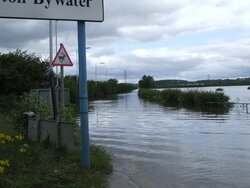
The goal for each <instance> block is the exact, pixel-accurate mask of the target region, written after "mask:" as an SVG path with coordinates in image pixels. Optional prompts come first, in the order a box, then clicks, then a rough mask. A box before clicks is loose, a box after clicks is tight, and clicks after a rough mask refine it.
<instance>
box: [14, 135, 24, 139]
mask: <svg viewBox="0 0 250 188" xmlns="http://www.w3.org/2000/svg"><path fill="white" fill-rule="evenodd" d="M15 137H16V139H17V140H23V138H24V136H22V135H17V136H15Z"/></svg>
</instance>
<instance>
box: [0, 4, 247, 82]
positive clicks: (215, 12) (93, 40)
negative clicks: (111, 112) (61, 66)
mask: <svg viewBox="0 0 250 188" xmlns="http://www.w3.org/2000/svg"><path fill="white" fill-rule="evenodd" d="M104 3H105V20H104V22H103V23H87V45H88V46H91V49H90V50H88V51H87V60H88V78H89V79H94V78H95V77H94V75H95V66H96V67H97V75H98V79H102V80H104V79H107V78H111V77H112V78H113V77H114V78H117V79H119V80H121V81H122V80H123V79H124V71H125V70H126V72H127V80H128V81H131V82H137V81H138V80H139V79H140V78H141V77H142V75H143V74H148V75H152V76H154V78H155V79H156V80H157V79H188V80H197V79H207V78H208V76H209V77H210V78H211V79H215V78H235V77H249V76H250V59H249V58H250V55H249V54H250V32H249V31H250V12H249V7H250V1H247V0H210V1H204V0H192V1H191V0H176V1H170V0H154V1H152V0H137V1H133V0H128V1H122V0H105V1H104ZM0 25H1V30H0V51H1V52H8V51H11V50H15V49H17V48H19V49H24V50H28V52H30V53H33V52H34V53H36V54H37V55H38V56H41V57H42V58H47V57H48V56H49V55H48V52H49V49H48V47H49V43H48V25H49V24H48V21H36V20H11V19H0ZM76 36H77V32H76V22H62V21H59V22H58V46H59V44H60V43H64V45H65V47H66V49H67V51H68V52H69V54H70V56H71V58H72V60H73V61H74V62H75V61H76V53H77V37H76ZM101 62H104V64H100V63H101ZM65 69H66V73H67V74H76V72H77V66H74V67H71V68H68V67H67V68H65Z"/></svg>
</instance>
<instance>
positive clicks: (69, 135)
mask: <svg viewBox="0 0 250 188" xmlns="http://www.w3.org/2000/svg"><path fill="white" fill-rule="evenodd" d="M59 127H60V144H61V146H65V147H66V148H67V149H68V150H69V151H73V150H74V148H75V147H74V129H73V125H72V123H68V122H60V123H59Z"/></svg>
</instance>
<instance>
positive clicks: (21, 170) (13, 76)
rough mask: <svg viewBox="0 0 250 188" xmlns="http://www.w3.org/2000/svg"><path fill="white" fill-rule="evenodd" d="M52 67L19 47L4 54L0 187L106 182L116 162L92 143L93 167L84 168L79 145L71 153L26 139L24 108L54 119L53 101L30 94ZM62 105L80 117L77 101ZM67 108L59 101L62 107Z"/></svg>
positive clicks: (71, 117) (0, 60)
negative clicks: (77, 111)
mask: <svg viewBox="0 0 250 188" xmlns="http://www.w3.org/2000/svg"><path fill="white" fill-rule="evenodd" d="M48 68H49V63H48V62H46V61H42V60H41V59H40V58H38V57H36V56H35V55H33V54H27V53H26V52H22V51H21V50H17V51H16V52H10V53H8V54H0V79H1V87H0V112H1V113H2V114H4V115H1V114H0V187H1V188H5V187H6V188H29V187H30V188H31V187H32V188H33V187H65V188H68V187H72V188H73V187H74V188H75V187H76V188H77V187H79V188H80V187H107V175H109V174H110V173H111V172H112V165H111V161H110V157H109V155H108V154H107V153H106V152H105V151H104V149H102V148H100V147H95V146H91V148H90V149H91V168H90V169H86V168H83V166H82V164H81V151H80V147H79V145H77V149H76V150H75V151H74V152H71V153H69V152H67V151H66V150H65V149H64V148H54V147H53V146H51V145H50V144H49V143H48V142H44V143H43V144H41V145H40V144H37V143H33V142H29V141H28V140H26V137H25V136H26V135H25V133H26V132H27V122H25V116H24V115H23V113H24V112H27V111H32V112H34V113H35V114H39V115H40V118H43V119H52V114H53V113H52V109H51V104H48V103H47V102H45V101H44V100H43V99H42V98H41V97H39V96H30V95H28V94H27V92H29V90H30V89H34V88H41V87H43V85H46V84H47V83H48V77H49V76H48V74H47V73H48V72H47V71H48ZM77 87H78V86H77ZM63 110H64V114H65V118H64V120H65V121H69V122H75V121H76V120H75V117H76V116H77V114H76V112H75V108H74V107H72V106H70V107H66V108H64V109H63ZM63 110H62V107H59V113H62V111H63ZM60 117H62V116H61V115H59V118H60ZM77 127H78V129H79V126H77ZM76 137H78V135H76ZM77 140H78V142H77V143H80V141H79V137H78V139H77Z"/></svg>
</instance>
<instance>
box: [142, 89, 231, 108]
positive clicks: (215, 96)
mask: <svg viewBox="0 0 250 188" xmlns="http://www.w3.org/2000/svg"><path fill="white" fill-rule="evenodd" d="M138 95H139V97H141V98H142V99H145V100H148V101H153V102H157V103H161V104H163V105H169V106H178V107H191V106H192V107H204V106H218V104H228V101H229V97H228V96H226V95H224V93H217V92H211V91H200V90H195V91H194V90H189V91H181V90H179V89H166V90H162V91H159V90H154V89H139V91H138Z"/></svg>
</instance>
